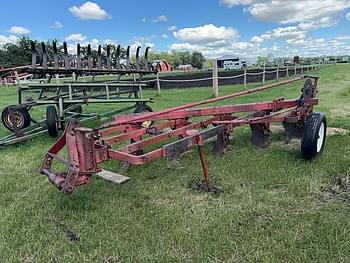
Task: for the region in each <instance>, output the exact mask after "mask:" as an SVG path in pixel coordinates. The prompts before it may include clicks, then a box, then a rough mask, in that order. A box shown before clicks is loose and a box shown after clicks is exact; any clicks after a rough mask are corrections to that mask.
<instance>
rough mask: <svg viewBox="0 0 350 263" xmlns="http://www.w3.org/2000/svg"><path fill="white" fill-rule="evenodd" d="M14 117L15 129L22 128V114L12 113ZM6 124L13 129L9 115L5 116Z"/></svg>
mask: <svg viewBox="0 0 350 263" xmlns="http://www.w3.org/2000/svg"><path fill="white" fill-rule="evenodd" d="M14 117H15V125H16V127H22V126H23V124H24V117H23V115H22V114H20V113H19V112H18V111H15V112H14ZM6 122H7V124H8V125H9V126H11V127H14V124H13V123H12V121H11V114H10V113H9V114H7V116H6Z"/></svg>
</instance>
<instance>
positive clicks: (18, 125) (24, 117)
mask: <svg viewBox="0 0 350 263" xmlns="http://www.w3.org/2000/svg"><path fill="white" fill-rule="evenodd" d="M11 112H12V114H13V116H11V115H12V114H11ZM1 121H2V123H3V124H4V126H5V127H6V129H8V130H10V131H15V129H18V130H22V129H24V128H27V127H28V126H29V125H30V122H31V118H30V115H29V112H28V110H27V109H25V108H15V107H14V106H8V107H6V108H5V109H4V110H3V111H2V113H1Z"/></svg>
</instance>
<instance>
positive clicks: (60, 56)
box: [28, 41, 156, 81]
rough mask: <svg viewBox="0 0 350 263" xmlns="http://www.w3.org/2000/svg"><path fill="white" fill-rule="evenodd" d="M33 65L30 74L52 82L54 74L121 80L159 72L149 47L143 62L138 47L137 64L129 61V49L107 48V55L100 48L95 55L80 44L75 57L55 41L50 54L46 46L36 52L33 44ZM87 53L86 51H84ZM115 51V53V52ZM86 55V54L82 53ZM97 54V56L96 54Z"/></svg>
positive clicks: (64, 45)
mask: <svg viewBox="0 0 350 263" xmlns="http://www.w3.org/2000/svg"><path fill="white" fill-rule="evenodd" d="M31 50H32V65H31V67H30V68H29V69H28V72H30V73H33V74H37V75H41V76H43V75H46V74H47V75H49V81H50V80H51V78H52V76H54V75H55V74H64V75H67V74H73V73H74V75H75V77H76V78H77V77H78V76H80V75H85V74H89V75H93V76H95V75H101V74H103V75H104V74H115V75H116V76H117V79H118V80H119V78H120V76H122V75H125V74H139V75H141V76H142V75H144V74H152V73H156V69H154V68H153V66H152V64H151V63H150V62H149V61H148V52H149V47H147V48H146V49H145V53H144V57H143V60H142V59H141V56H140V51H141V47H137V49H136V55H135V62H132V60H131V58H130V46H127V48H126V49H123V48H122V47H121V46H120V45H118V46H117V48H116V50H111V46H110V45H107V46H106V48H105V52H102V51H103V50H102V46H101V45H99V46H98V48H97V54H96V52H93V51H92V49H91V45H90V44H89V45H88V46H87V47H86V48H82V47H81V46H80V44H77V49H76V54H75V55H70V54H68V47H67V43H66V42H63V52H62V51H59V50H58V48H57V43H56V42H55V41H54V42H52V50H51V51H48V50H47V48H46V45H45V43H43V42H42V43H41V49H37V48H36V46H35V43H34V42H32V43H31ZM82 51H84V52H82ZM112 51H113V52H112ZM83 53H84V54H83ZM94 53H95V55H94Z"/></svg>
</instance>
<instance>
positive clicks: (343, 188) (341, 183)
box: [320, 175, 350, 205]
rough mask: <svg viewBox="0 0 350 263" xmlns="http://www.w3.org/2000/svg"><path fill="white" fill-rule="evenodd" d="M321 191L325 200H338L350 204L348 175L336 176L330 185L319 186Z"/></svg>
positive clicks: (349, 179)
mask: <svg viewBox="0 0 350 263" xmlns="http://www.w3.org/2000/svg"><path fill="white" fill-rule="evenodd" d="M320 190H321V192H322V193H323V194H324V195H325V197H326V199H327V200H332V199H335V200H339V201H342V202H344V203H346V204H348V205H350V175H347V176H346V177H344V178H341V177H337V178H335V180H334V183H333V184H332V185H330V186H329V185H328V186H321V189H320Z"/></svg>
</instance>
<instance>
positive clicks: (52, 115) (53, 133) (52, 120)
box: [46, 105, 58, 138]
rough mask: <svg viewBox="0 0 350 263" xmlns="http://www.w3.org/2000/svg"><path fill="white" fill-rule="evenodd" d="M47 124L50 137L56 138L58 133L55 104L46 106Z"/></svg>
mask: <svg viewBox="0 0 350 263" xmlns="http://www.w3.org/2000/svg"><path fill="white" fill-rule="evenodd" d="M46 125H47V131H48V133H49V135H50V137H53V138H56V137H57V135H58V127H57V111H56V107H55V106H52V105H50V106H48V107H47V108H46Z"/></svg>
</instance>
